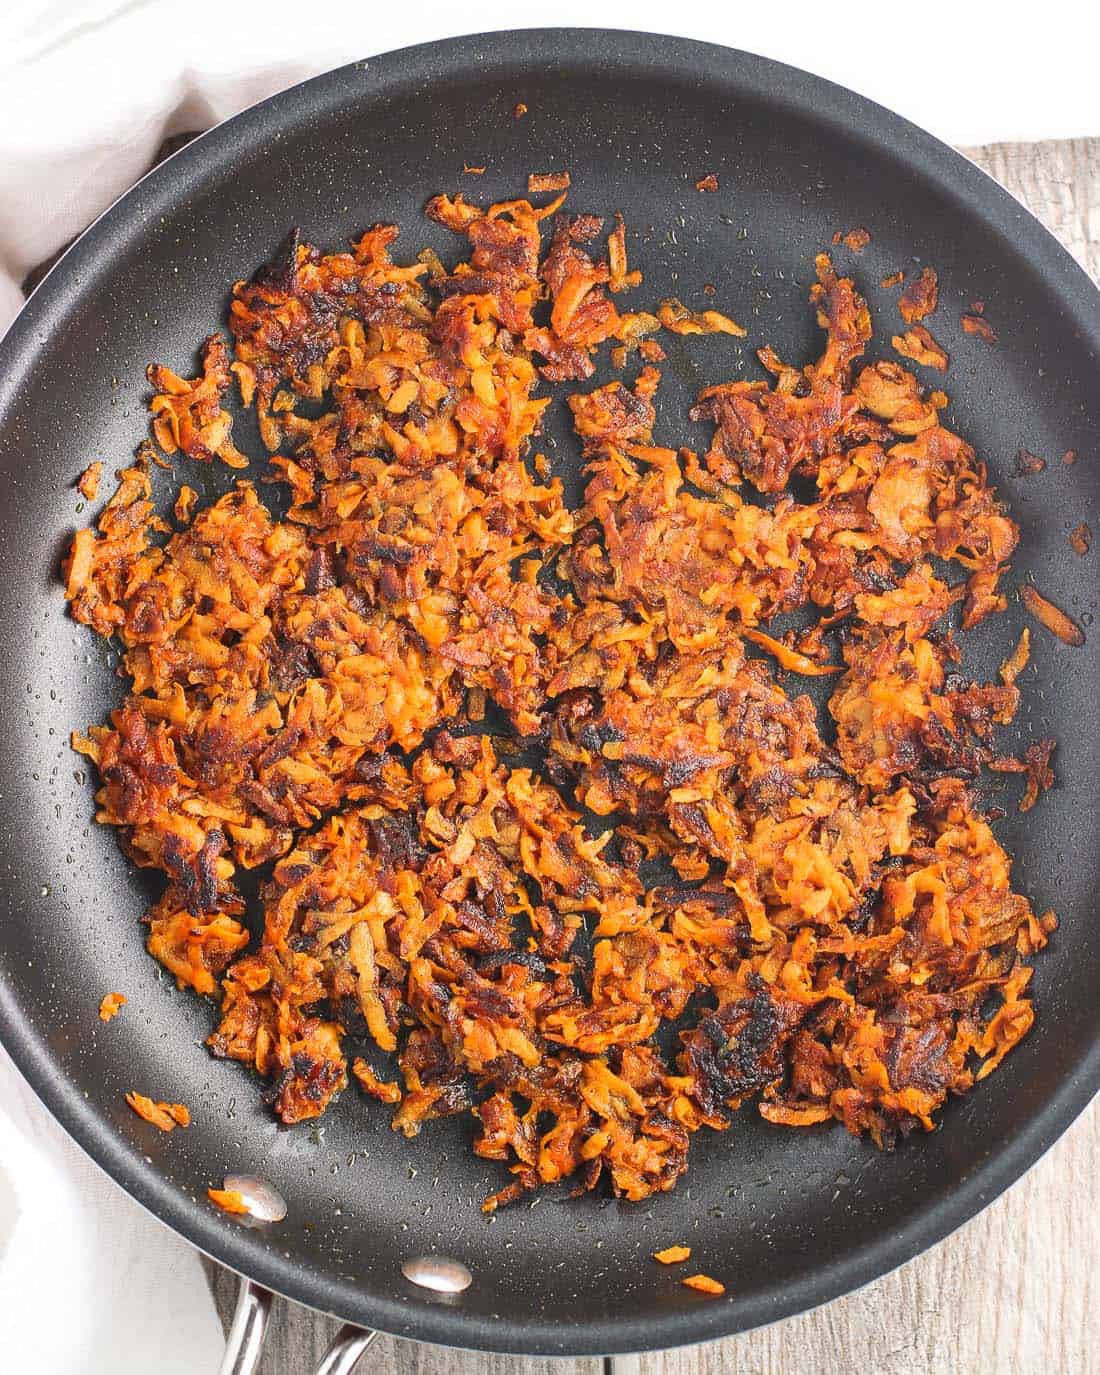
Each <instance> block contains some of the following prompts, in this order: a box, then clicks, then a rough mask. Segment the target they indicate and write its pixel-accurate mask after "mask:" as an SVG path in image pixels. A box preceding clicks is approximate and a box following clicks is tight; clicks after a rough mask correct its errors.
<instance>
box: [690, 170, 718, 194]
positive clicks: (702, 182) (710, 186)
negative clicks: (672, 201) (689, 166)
mask: <svg viewBox="0 0 1100 1375" xmlns="http://www.w3.org/2000/svg"><path fill="white" fill-rule="evenodd" d="M695 189H696V191H717V190H718V178H717V177H716V176H715V175H714V173H713V172H708V173H707V174H706V176H705V177H700V178H699V180H698V181H697V182H696V183H695Z"/></svg>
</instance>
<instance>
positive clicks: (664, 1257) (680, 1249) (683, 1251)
mask: <svg viewBox="0 0 1100 1375" xmlns="http://www.w3.org/2000/svg"><path fill="white" fill-rule="evenodd" d="M690 1258H691V1247H690V1246H666V1247H665V1249H664V1250H663V1251H654V1252H653V1259H654V1260H658V1261H660V1262H661V1264H662V1265H679V1264H680V1262H681V1261H683V1260H689V1259H690Z"/></svg>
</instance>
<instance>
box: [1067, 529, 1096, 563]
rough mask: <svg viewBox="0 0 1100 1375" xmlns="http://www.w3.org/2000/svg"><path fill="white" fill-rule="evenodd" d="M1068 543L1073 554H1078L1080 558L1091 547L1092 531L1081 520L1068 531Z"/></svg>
mask: <svg viewBox="0 0 1100 1375" xmlns="http://www.w3.org/2000/svg"><path fill="white" fill-rule="evenodd" d="M1068 538H1069V545H1070V548H1071V549H1072V550H1073V552H1074V553H1075V554H1080V555H1081V557H1082V558H1084V556H1085V555H1086V554H1087V553H1088V552H1089V550H1090V549H1091V548H1092V531H1091V530H1090V529H1089V527H1088V525H1086V523H1085V522H1084V521H1083V520H1082V521H1080V522H1079V523H1078V524H1077V525H1075V526H1074V527H1073V529H1072V530H1071V531H1070V532H1069V536H1068Z"/></svg>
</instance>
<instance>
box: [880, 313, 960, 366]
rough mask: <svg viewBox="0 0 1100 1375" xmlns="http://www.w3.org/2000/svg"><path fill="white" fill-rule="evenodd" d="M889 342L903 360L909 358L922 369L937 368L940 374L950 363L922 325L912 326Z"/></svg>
mask: <svg viewBox="0 0 1100 1375" xmlns="http://www.w3.org/2000/svg"><path fill="white" fill-rule="evenodd" d="M890 342H891V343H892V344H893V346H894V348H895V349H896V350H897V352H898V353H900V354H901V356H902V357H903V358H911V359H912V360H913V362H914V363H920V364H921V366H922V367H926V368H938V369H939V371H940V372H946V371H947V365H948V363H949V362H950V359H949V357H948V355H947V351H946V350H945V349H944V348H943V346H942V345H941V344H938V343H937V342H936V340H935V338H934V337H933V336H932V332H931V330H928V329H925V327H924V326H923V325H913V327H912V328H911V329H907V330H906V331H905V333H904V334H895V335H894V337H893V338H892V339H891V340H890Z"/></svg>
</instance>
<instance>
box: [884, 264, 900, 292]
mask: <svg viewBox="0 0 1100 1375" xmlns="http://www.w3.org/2000/svg"><path fill="white" fill-rule="evenodd" d="M904 281H905V273H904V272H903V271H902V270H901V269H900V268H899V269H898V270H897V272H890V273H888V274H887V275H886V276H885V277H883V279H882V281H881V282H879V286H881V287H883V288H884V289H886V290H889V288H890V287H892V286H900V285H901V284H902V282H904Z"/></svg>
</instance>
